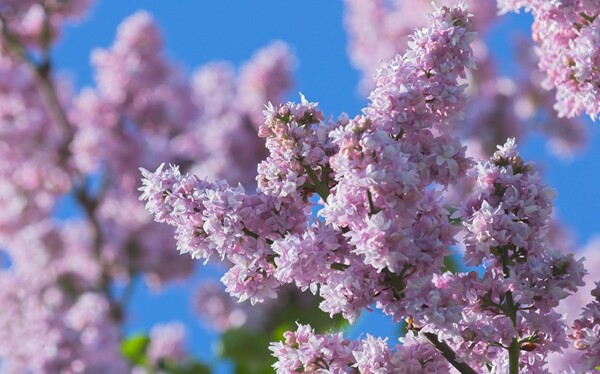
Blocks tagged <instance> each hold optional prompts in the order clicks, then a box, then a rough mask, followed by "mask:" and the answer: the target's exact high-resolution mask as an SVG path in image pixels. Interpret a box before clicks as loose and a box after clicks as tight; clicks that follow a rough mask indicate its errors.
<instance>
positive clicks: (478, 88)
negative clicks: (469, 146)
mask: <svg viewBox="0 0 600 374" xmlns="http://www.w3.org/2000/svg"><path fill="white" fill-rule="evenodd" d="M436 3H437V4H438V5H449V4H453V3H456V1H442V2H441V3H440V2H436ZM467 3H468V5H469V10H470V12H471V13H472V14H473V24H474V28H475V30H476V31H477V32H478V33H479V35H480V38H478V39H477V40H476V41H475V42H474V44H473V49H474V55H475V57H476V58H477V60H478V67H477V69H469V71H468V81H469V89H468V92H467V95H468V97H469V99H468V101H467V108H468V109H467V110H466V111H465V116H464V118H457V119H455V120H454V121H453V126H455V128H456V132H457V133H458V134H460V135H461V136H462V137H463V138H464V139H465V140H468V141H469V142H470V143H475V142H477V143H481V147H482V149H483V151H484V154H485V156H489V155H491V154H492V153H493V152H494V150H495V146H496V144H498V143H502V142H504V141H505V140H506V138H509V137H514V138H517V140H518V141H519V142H520V141H522V139H524V138H525V137H526V136H527V135H528V134H529V133H535V132H539V133H542V134H544V135H545V136H547V137H548V143H547V144H548V148H549V150H550V151H551V152H552V153H554V154H556V155H557V156H559V157H561V158H568V157H569V156H571V155H572V154H573V153H575V152H576V151H578V150H580V149H581V148H582V147H583V146H584V145H585V127H584V126H583V124H582V123H581V121H579V120H576V119H567V118H558V117H557V115H556V113H555V111H554V109H553V108H552V106H553V105H554V103H555V99H554V94H553V92H549V91H547V90H546V89H544V88H542V80H543V77H541V76H540V73H539V70H538V69H537V64H538V57H537V56H536V55H535V52H534V48H533V47H532V46H531V42H529V41H526V40H525V39H524V38H519V39H518V43H516V45H515V47H516V50H517V52H516V55H517V56H519V58H518V61H517V65H518V66H517V67H518V70H517V72H516V73H512V74H511V75H510V76H506V75H503V74H504V73H502V74H501V72H500V70H501V69H500V66H498V65H499V64H498V61H496V60H494V59H493V58H492V56H491V54H490V52H489V49H491V47H492V46H490V45H487V43H488V42H487V36H488V35H490V34H493V33H496V31H494V28H493V25H494V24H495V23H497V22H498V20H499V18H498V17H497V14H496V13H497V10H496V4H495V2H494V1H492V0H483V1H467ZM429 11H431V2H429V1H413V2H410V5H409V3H408V2H406V1H402V0H396V1H387V2H386V1H382V0H377V1H368V0H347V1H346V15H345V21H346V22H345V23H346V30H347V33H348V36H349V45H348V51H349V55H350V58H351V61H352V62H353V64H354V65H355V66H356V67H357V68H358V69H359V70H360V71H361V73H362V76H363V78H362V81H361V91H363V92H368V91H369V90H370V89H372V87H373V81H372V79H371V78H372V77H373V76H376V75H377V74H378V73H377V69H378V68H379V66H380V65H381V63H382V62H383V61H387V60H390V59H392V58H393V57H394V56H395V55H396V54H397V53H403V52H404V51H405V50H406V49H407V48H410V35H411V33H412V32H413V29H415V28H417V27H422V26H423V25H424V24H425V22H426V19H425V17H422V16H420V15H421V14H424V13H426V12H429ZM503 31H504V30H503ZM549 45H550V44H549ZM581 48H583V49H585V50H587V51H590V50H593V48H587V47H583V46H582V47H581ZM583 66H585V65H583ZM588 66H589V65H588ZM517 87H519V89H518V90H517ZM491 129H493V130H491Z"/></svg>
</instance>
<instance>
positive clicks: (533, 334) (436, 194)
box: [141, 5, 585, 373]
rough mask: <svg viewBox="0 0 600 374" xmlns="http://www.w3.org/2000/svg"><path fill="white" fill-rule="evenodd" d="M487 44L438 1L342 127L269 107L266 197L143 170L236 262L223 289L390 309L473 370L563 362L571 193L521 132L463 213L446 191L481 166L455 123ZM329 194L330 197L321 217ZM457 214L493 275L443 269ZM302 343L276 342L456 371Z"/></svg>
mask: <svg viewBox="0 0 600 374" xmlns="http://www.w3.org/2000/svg"><path fill="white" fill-rule="evenodd" d="M474 36H475V34H474V32H473V25H472V23H471V20H470V17H469V16H468V14H467V12H466V9H465V7H464V5H459V6H456V7H452V8H447V7H442V8H439V9H437V10H436V12H435V13H434V14H433V15H432V16H431V17H430V23H429V26H428V27H426V28H423V29H420V30H418V31H417V32H416V33H415V34H414V35H413V36H412V37H411V42H410V44H409V46H410V49H409V50H408V51H407V52H406V53H405V54H404V55H399V56H397V57H396V58H395V59H393V60H392V61H391V62H389V63H387V64H384V65H383V66H382V67H381V68H380V69H379V71H378V73H377V76H376V84H375V88H374V90H373V92H372V93H371V95H370V96H369V99H370V103H369V105H368V107H367V108H365V109H364V110H363V114H362V115H360V116H357V117H355V118H353V119H349V118H348V117H347V116H340V117H339V119H338V120H337V121H336V122H333V121H331V120H330V121H324V119H323V118H324V116H323V115H322V114H321V112H320V111H319V110H318V109H317V104H316V103H311V102H308V101H307V100H306V99H304V98H302V100H301V103H299V104H294V103H287V104H282V105H269V106H268V107H267V110H266V111H265V115H266V121H265V124H264V125H263V126H261V127H260V131H259V134H260V136H262V137H265V138H266V146H267V149H268V151H269V156H268V157H267V159H266V160H265V161H263V162H262V163H261V164H260V165H259V168H258V171H259V175H258V177H257V181H258V190H257V193H255V194H248V193H246V192H245V191H244V189H243V188H242V187H232V186H230V185H229V184H227V183H225V182H221V181H219V182H215V183H212V182H208V181H206V180H202V179H200V178H198V177H195V176H192V175H189V174H181V173H180V172H179V170H178V168H177V167H171V168H169V169H164V167H163V166H161V167H159V168H158V169H157V170H156V171H155V172H149V171H147V170H145V169H143V170H142V173H143V177H144V178H143V184H144V186H143V187H142V188H141V191H142V196H141V199H142V200H146V201H147V202H146V209H147V210H148V212H149V213H151V214H153V215H154V216H155V219H156V220H157V221H159V222H164V223H167V224H169V225H172V226H175V228H176V232H177V234H176V237H177V240H178V246H179V249H180V251H181V252H189V253H191V254H192V256H193V257H195V258H203V259H208V258H210V257H211V256H214V255H216V256H219V257H221V258H222V259H226V260H227V263H228V265H229V267H230V268H229V270H228V272H227V273H226V274H225V276H224V277H223V279H222V281H223V283H224V284H225V285H226V287H227V291H228V292H229V293H230V294H231V295H233V296H235V297H237V298H238V299H240V300H245V299H250V300H251V301H252V302H261V301H263V300H265V299H267V298H272V297H276V295H277V294H276V292H277V290H278V288H279V287H280V286H281V285H282V284H287V283H293V284H295V285H296V286H297V287H298V288H299V289H301V290H310V291H311V292H312V293H317V292H318V293H319V295H320V296H321V297H322V298H323V301H322V302H321V305H320V307H321V309H322V310H323V311H326V312H328V313H330V314H331V315H334V314H338V313H339V314H342V316H343V317H344V318H346V319H347V320H349V321H350V322H352V321H354V320H355V319H356V318H357V317H358V316H359V315H360V313H361V311H362V310H364V309H369V308H370V307H372V306H375V307H377V308H380V309H382V310H383V311H384V313H386V314H389V315H391V316H392V319H393V320H394V321H395V322H400V321H402V320H404V319H405V318H408V319H409V328H410V329H411V330H412V331H414V332H417V333H418V334H417V335H418V337H419V338H418V340H419V342H420V340H421V339H427V340H429V341H430V342H434V341H436V340H437V342H438V343H439V344H442V343H440V342H443V344H445V345H446V347H447V349H450V350H454V352H456V354H457V361H458V362H462V363H465V364H467V365H470V366H472V367H473V368H477V369H482V368H486V367H487V368H489V369H490V370H491V371H492V372H498V373H500V372H506V371H508V369H509V368H508V365H509V361H510V360H509V350H510V351H513V352H514V351H515V349H516V350H517V351H520V352H521V353H520V359H519V367H520V368H521V369H522V370H527V371H528V372H545V369H543V366H544V364H545V363H546V361H545V360H546V357H547V355H548V353H549V352H560V351H561V350H563V349H564V348H566V347H567V345H568V341H567V326H566V324H565V323H564V321H563V319H562V317H561V315H560V314H559V313H557V312H556V310H555V308H556V307H557V306H558V304H559V302H560V301H561V300H563V299H565V298H566V297H567V296H568V295H569V294H570V293H573V292H575V291H576V290H577V288H578V287H579V286H581V285H583V281H582V277H583V275H584V274H585V270H584V269H583V265H582V260H576V259H575V258H574V256H573V255H565V254H562V253H560V252H559V251H557V250H553V249H551V248H550V247H549V245H548V242H547V239H546V237H547V235H548V229H549V224H550V222H551V220H550V219H551V213H552V200H553V199H554V196H555V193H554V191H553V190H551V189H549V188H547V187H545V186H544V185H543V184H542V183H541V180H540V176H539V174H538V173H537V172H536V171H535V170H534V168H533V165H531V164H528V163H525V162H524V161H523V159H522V158H521V157H520V155H519V153H518V151H517V149H516V145H515V141H514V139H509V140H508V141H507V142H506V143H505V144H504V145H503V146H500V147H498V151H497V152H496V153H494V155H493V156H492V157H491V159H490V161H489V162H483V163H480V164H478V166H477V168H476V176H475V180H476V182H475V187H474V188H473V191H472V192H471V196H472V197H471V198H470V199H469V200H468V201H466V202H465V203H464V204H463V207H462V209H460V210H459V211H458V212H457V213H456V214H454V215H452V216H451V214H450V212H449V211H448V209H447V208H446V207H445V205H444V201H443V199H442V195H441V194H440V191H439V189H440V188H447V187H448V186H453V185H455V184H457V183H458V182H459V181H460V180H461V179H462V178H464V177H465V175H466V173H467V171H468V170H469V169H470V168H471V166H472V162H471V161H470V160H469V159H468V158H467V157H466V155H465V147H464V146H462V144H461V142H460V141H459V139H457V138H455V137H453V136H452V133H451V130H452V126H451V125H452V123H453V122H454V121H455V120H456V119H457V118H460V115H461V112H462V110H464V108H465V103H466V98H465V94H464V89H465V87H464V85H462V84H461V79H463V78H464V77H465V74H466V71H465V69H466V67H469V66H472V65H473V55H472V50H471V47H470V43H471V42H472V41H473V40H474ZM315 195H318V197H320V203H321V204H323V206H322V207H321V210H320V211H319V216H320V217H317V218H313V219H309V217H310V216H311V215H312V212H311V210H312V209H311V208H314V201H315V199H314V198H313V197H314V196H315ZM317 207H318V206H317ZM456 220H462V221H463V224H464V233H463V235H464V242H465V245H466V252H465V256H466V259H467V262H468V263H469V264H470V265H473V266H482V267H483V272H482V274H478V273H477V272H475V271H470V272H465V273H460V272H459V273H450V272H443V270H442V269H443V261H444V256H445V255H447V254H448V248H449V247H450V246H452V245H454V244H455V243H456V239H455V235H456V234H457V233H458V231H459V228H458V227H457V226H456V225H455V224H454V223H455V222H456ZM285 338H286V341H285V342H284V343H275V344H273V345H272V346H271V349H272V351H273V352H274V355H275V356H276V357H277V358H278V360H279V361H278V362H277V363H276V364H275V365H274V367H275V368H276V369H277V370H278V371H279V372H293V371H298V370H302V371H308V372H311V371H312V372H314V371H329V372H339V373H343V372H350V371H352V370H353V369H355V368H358V370H359V371H361V372H398V371H397V370H400V369H398V368H399V367H400V366H397V365H404V364H407V365H409V366H410V367H406V368H404V367H403V368H402V370H401V372H418V371H419V370H421V371H422V370H423V367H422V366H419V365H423V364H424V361H426V362H427V363H428V364H431V365H433V366H434V367H435V368H436V370H446V369H447V365H448V364H447V363H446V362H445V361H444V360H445V358H444V359H440V360H438V358H439V357H440V355H438V354H437V353H435V352H436V350H435V349H434V348H432V346H431V345H420V344H421V343H418V344H417V347H423V348H416V349H415V350H414V351H410V352H408V353H407V352H406V351H405V347H406V349H412V348H410V347H412V346H411V344H406V346H403V347H402V348H397V349H396V350H397V352H392V351H391V350H390V349H389V348H388V347H387V346H386V344H385V342H384V341H382V340H381V339H375V338H373V337H368V338H367V339H366V340H364V341H362V342H352V341H349V340H346V339H344V338H343V337H342V336H341V335H340V334H334V335H325V336H322V335H315V334H314V333H313V332H312V330H311V329H310V328H309V327H308V326H300V327H299V329H298V331H297V332H288V333H287V334H286V335H285ZM427 344H429V343H427ZM439 344H438V345H439ZM403 352H404V353H403ZM403 355H405V356H406V357H405V356H403ZM420 355H424V356H427V357H428V358H427V359H422V357H423V356H420ZM400 356H402V357H404V358H403V359H399V358H398V357H400ZM411 357H420V358H419V359H417V361H418V362H419V365H417V363H416V362H417V361H410V360H411ZM513 357H514V356H513ZM446 358H447V357H446ZM409 362H413V364H408V363H409ZM438 365H440V366H439V367H438ZM442 367H443V368H444V369H442Z"/></svg>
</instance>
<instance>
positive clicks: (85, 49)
mask: <svg viewBox="0 0 600 374" xmlns="http://www.w3.org/2000/svg"><path fill="white" fill-rule="evenodd" d="M341 4H342V1H322V0H304V1H281V0H269V1H267V0H257V1H232V0H221V1H210V2H206V1H197V0H196V1H192V0H177V1H164V0H135V1H134V0H127V1H124V0H100V1H98V2H97V4H96V5H95V7H94V9H93V11H92V12H91V14H90V15H89V16H88V17H87V19H86V20H85V21H84V22H83V23H81V24H79V25H77V26H74V27H69V28H67V29H66V30H65V32H64V35H63V38H62V39H61V41H60V43H59V44H58V46H57V48H56V49H55V53H54V58H55V61H56V62H57V66H58V67H59V69H60V70H64V71H68V72H69V74H70V75H71V76H72V77H73V78H74V81H75V83H76V85H77V87H82V86H85V85H90V84H92V71H91V69H90V64H89V54H90V52H91V50H92V49H93V48H95V47H107V46H109V45H110V44H111V43H112V40H113V38H114V36H115V30H116V27H117V25H118V24H119V23H120V22H121V21H122V20H123V19H124V18H125V17H126V16H128V15H130V14H132V13H133V12H135V11H136V10H139V9H146V10H148V11H149V12H150V13H152V14H153V15H154V17H155V19H156V21H157V22H158V24H159V25H160V28H161V30H162V31H163V34H164V40H165V45H166V50H167V53H168V56H169V57H170V58H171V59H172V60H174V61H177V62H178V63H179V64H180V65H181V66H183V67H184V69H186V70H187V71H192V70H193V69H195V68H196V67H197V66H199V65H201V64H204V63H206V62H209V61H213V60H227V61H231V62H233V63H234V64H236V65H238V66H239V64H240V63H241V62H243V61H245V60H247V59H248V58H249V57H250V56H251V55H252V53H253V52H254V51H255V50H256V49H258V48H260V47H262V46H265V45H267V44H268V43H270V42H271V41H273V40H275V39H279V40H283V41H285V42H287V43H288V44H290V45H291V47H292V49H293V50H294V52H295V54H296V56H297V60H298V64H297V70H296V72H295V86H294V88H293V89H292V90H291V92H290V97H289V99H290V100H296V99H297V97H298V96H297V93H298V92H299V91H301V92H302V93H304V94H305V95H306V97H307V98H308V99H309V100H311V101H318V102H319V103H320V104H321V108H322V109H323V110H324V112H325V113H329V114H333V115H334V116H337V115H338V114H339V113H341V112H348V113H350V114H356V113H358V112H359V111H360V109H361V107H362V106H363V105H364V99H362V98H361V97H360V95H359V94H358V92H357V89H356V87H357V82H358V78H359V75H358V72H357V71H356V70H354V69H353V68H352V67H351V65H350V64H349V62H348V58H347V54H346V35H345V32H344V29H343V23H342V17H343V15H342V5H341ZM529 22H530V18H529V17H528V16H526V15H521V16H508V17H506V18H505V19H504V20H503V21H502V24H503V26H505V27H507V28H509V29H511V30H515V29H519V30H524V31H528V29H529ZM506 35H507V34H506V33H502V32H497V33H495V34H494V35H492V37H491V40H492V41H493V43H494V46H496V45H497V46H498V47H499V50H498V51H497V52H495V53H496V55H497V56H498V57H499V58H500V59H501V61H502V66H505V68H506V69H507V70H509V69H510V66H511V57H512V56H511V54H510V53H509V52H508V50H507V49H506V48H505V45H506V44H507V39H506ZM589 122H590V123H589V130H590V135H591V138H590V144H589V147H588V149H587V150H586V151H585V152H584V153H582V154H581V155H579V156H577V157H576V158H574V159H573V160H571V161H570V162H564V161H559V160H557V159H556V158H554V157H553V156H551V155H550V154H549V153H547V152H546V151H545V144H544V141H543V140H541V139H538V138H534V139H532V140H531V141H529V142H528V143H527V144H524V145H523V148H522V149H523V153H524V155H525V156H526V158H529V159H533V160H536V161H537V162H538V163H539V164H540V165H541V167H542V169H543V174H544V178H545V179H546V181H547V182H548V184H549V185H551V186H553V187H554V188H555V189H556V190H557V191H558V198H557V201H556V205H557V210H558V212H559V215H560V217H561V218H562V220H563V221H564V222H565V223H566V224H567V225H568V226H569V227H570V228H572V229H573V230H574V232H575V233H576V235H577V240H578V244H580V245H583V244H585V242H587V241H588V240H589V239H590V238H591V237H593V236H594V235H595V234H600V219H598V218H597V215H598V212H600V198H598V194H600V175H599V173H600V167H599V166H598V163H599V162H600V129H599V127H598V124H594V123H591V121H589ZM206 276H211V277H217V276H218V275H217V272H215V271H214V270H212V269H206V270H205V271H204V270H203V271H202V272H201V274H199V275H197V276H196V277H195V278H194V280H193V282H199V281H201V279H203V278H204V277H206ZM189 295H190V287H189V285H175V286H171V287H169V288H168V289H167V292H166V293H165V294H162V295H154V294H152V293H150V292H149V291H148V290H146V289H145V288H144V287H143V286H142V285H141V284H140V285H138V289H137V293H136V296H135V297H134V299H133V304H132V307H133V308H132V310H133V315H132V318H131V322H130V325H129V330H130V331H132V330H143V329H147V328H148V327H149V326H151V324H153V323H156V322H165V321H169V320H173V319H182V320H184V322H186V323H187V324H188V325H189V326H192V327H193V330H192V333H191V340H190V343H191V345H192V346H193V347H192V350H193V351H194V352H196V353H197V354H198V355H200V356H202V357H204V358H207V357H209V356H210V350H211V349H212V347H211V345H212V344H213V343H214V337H215V335H214V334H210V333H208V330H206V329H204V328H202V327H200V325H199V324H198V321H197V320H196V319H195V318H194V316H193V314H192V313H191V312H190V309H191V307H190V305H189V301H188V297H189ZM391 328H392V327H391V325H390V323H389V322H385V320H384V322H382V321H381V320H380V319H379V318H377V317H376V316H374V315H369V317H368V318H366V319H364V320H362V321H359V322H358V325H357V328H355V329H354V330H353V333H352V335H354V336H356V335H358V334H360V332H361V331H371V332H372V333H373V334H375V335H386V334H387V333H388V332H389V330H390V329H391Z"/></svg>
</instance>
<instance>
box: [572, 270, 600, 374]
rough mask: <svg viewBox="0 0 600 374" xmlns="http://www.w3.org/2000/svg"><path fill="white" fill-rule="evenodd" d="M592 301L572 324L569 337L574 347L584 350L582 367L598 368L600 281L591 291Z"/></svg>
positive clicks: (599, 359) (599, 362)
mask: <svg viewBox="0 0 600 374" xmlns="http://www.w3.org/2000/svg"><path fill="white" fill-rule="evenodd" d="M592 296H593V297H594V301H592V302H591V303H589V304H588V305H586V306H585V308H584V309H583V312H582V313H581V318H580V319H578V320H576V321H575V323H574V325H573V329H574V331H573V333H572V334H571V335H570V336H571V338H573V339H575V348H577V349H578V350H580V351H584V352H585V353H584V356H583V362H584V365H583V368H584V369H585V370H593V369H596V370H597V369H598V367H599V366H600V282H596V288H595V289H594V290H593V291H592Z"/></svg>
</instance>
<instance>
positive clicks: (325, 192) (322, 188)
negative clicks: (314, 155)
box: [302, 164, 329, 201]
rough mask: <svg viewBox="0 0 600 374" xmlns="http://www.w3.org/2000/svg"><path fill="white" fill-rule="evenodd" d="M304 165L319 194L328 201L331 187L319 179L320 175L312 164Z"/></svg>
mask: <svg viewBox="0 0 600 374" xmlns="http://www.w3.org/2000/svg"><path fill="white" fill-rule="evenodd" d="M302 167H304V171H306V174H307V175H308V177H309V178H310V180H311V181H312V182H313V184H314V186H315V191H316V192H317V194H318V195H319V196H320V197H321V199H323V201H327V197H328V196H329V187H328V186H326V185H325V184H324V183H322V182H321V181H320V180H319V177H317V174H315V172H314V171H313V169H312V168H311V167H310V166H308V165H304V164H302Z"/></svg>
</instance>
